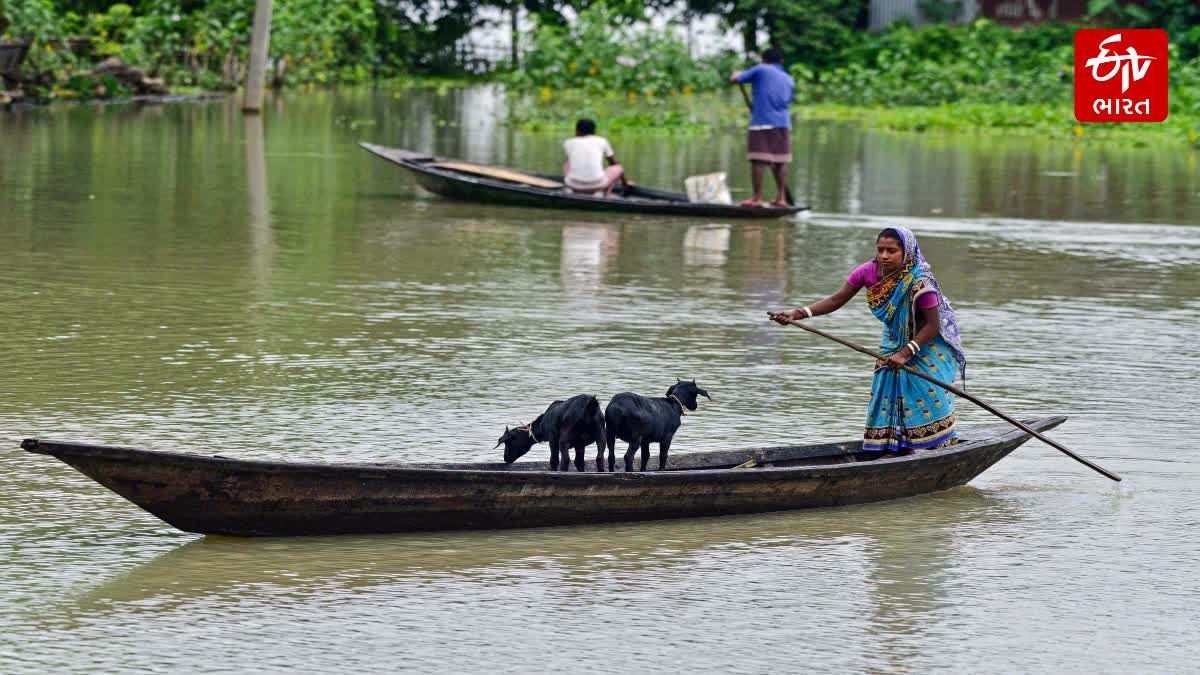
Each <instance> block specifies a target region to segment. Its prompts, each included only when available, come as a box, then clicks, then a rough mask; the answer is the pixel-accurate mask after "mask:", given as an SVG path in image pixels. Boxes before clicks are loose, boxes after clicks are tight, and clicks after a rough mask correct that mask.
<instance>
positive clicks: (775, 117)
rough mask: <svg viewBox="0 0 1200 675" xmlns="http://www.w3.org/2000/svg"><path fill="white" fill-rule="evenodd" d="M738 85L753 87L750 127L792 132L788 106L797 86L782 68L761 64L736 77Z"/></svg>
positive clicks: (770, 64) (773, 64) (778, 65)
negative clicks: (772, 128) (773, 128)
mask: <svg viewBox="0 0 1200 675" xmlns="http://www.w3.org/2000/svg"><path fill="white" fill-rule="evenodd" d="M737 81H738V82H742V83H748V84H750V85H751V86H753V87H754V94H753V99H752V103H751V105H752V106H753V108H754V109H753V110H752V111H751V113H750V126H752V127H777V128H781V129H790V128H792V116H791V115H789V114H788V106H789V105H790V104H791V102H792V94H793V93H794V92H795V90H796V83H795V81H794V80H792V76H791V75H788V73H787V71H786V70H784V69H783V66H782V65H780V64H778V63H760V64H758V65H757V66H754V67H753V68H751V69H750V70H747V71H746V72H744V73H742V74H741V75H738V77H737Z"/></svg>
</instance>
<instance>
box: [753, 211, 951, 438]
mask: <svg viewBox="0 0 1200 675" xmlns="http://www.w3.org/2000/svg"><path fill="white" fill-rule="evenodd" d="M875 250H876V255H875V259H874V260H872V261H870V262H867V263H864V264H862V265H860V266H858V267H857V268H856V269H855V270H854V271H853V272H851V273H850V276H849V278H847V279H846V283H845V284H843V285H842V287H841V289H839V290H838V291H837V292H836V293H834V294H833V295H831V296H829V297H827V298H825V299H824V300H819V301H817V302H814V303H813V304H811V305H809V306H807V307H802V308H800V309H795V310H792V311H790V312H775V313H772V314H771V318H773V319H774V320H775V321H777V322H779V323H786V322H787V321H788V320H793V321H800V320H803V319H809V318H812V317H814V316H820V315H822V314H831V313H833V312H835V311H837V310H838V309H840V308H841V307H842V306H843V305H845V304H846V303H847V302H849V301H850V298H852V297H854V296H855V295H856V294H858V290H859V289H860V288H863V287H866V289H867V307H869V308H870V310H871V313H872V314H874V315H875V317H876V318H877V319H879V320H880V321H882V322H883V338H882V342H881V343H880V353H882V354H885V355H887V356H886V359H884V360H882V361H879V362H878V363H876V364H875V379H874V380H873V381H872V383H871V405H870V407H869V408H868V409H867V428H866V431H865V432H864V434H863V450H866V451H875V452H898V453H901V454H909V453H911V452H913V451H915V450H926V449H930V448H938V447H942V446H944V445H951V444H953V443H956V442H958V432H957V431H956V430H955V423H954V395H953V394H951V393H950V392H948V391H946V390H944V389H941V388H939V387H937V386H935V385H933V384H930V383H929V382H926V381H925V380H922V379H921V378H919V377H916V376H915V375H910V374H909V373H907V372H905V371H903V370H901V369H900V366H902V365H909V366H912V367H914V368H916V369H918V370H920V371H921V372H923V373H925V374H926V375H930V376H932V377H934V378H936V379H937V380H938V381H941V382H945V383H947V384H951V383H953V382H954V377H955V375H958V374H961V375H962V376H963V378H964V380H965V378H966V364H967V359H966V356H965V355H964V353H963V349H962V338H961V336H960V335H959V330H958V322H957V319H956V317H955V315H954V309H953V308H951V307H950V303H949V301H947V300H946V297H945V295H943V294H942V291H941V288H940V287H939V286H938V282H937V280H936V279H934V278H933V272H932V271H931V270H930V268H929V262H928V261H926V260H925V256H923V255H922V254H921V248H920V247H919V246H918V245H917V237H916V235H914V234H913V233H912V230H910V229H908V228H907V227H889V228H887V229H885V230H884V231H882V232H880V233H879V236H878V237H877V238H876V240H875Z"/></svg>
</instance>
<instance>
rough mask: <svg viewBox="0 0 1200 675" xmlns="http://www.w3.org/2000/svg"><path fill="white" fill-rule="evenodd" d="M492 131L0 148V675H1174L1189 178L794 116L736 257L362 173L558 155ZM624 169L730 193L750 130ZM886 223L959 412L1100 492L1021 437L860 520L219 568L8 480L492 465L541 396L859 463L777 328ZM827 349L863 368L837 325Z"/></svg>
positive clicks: (716, 242) (1186, 557)
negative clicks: (245, 465)
mask: <svg viewBox="0 0 1200 675" xmlns="http://www.w3.org/2000/svg"><path fill="white" fill-rule="evenodd" d="M497 109H498V103H497V101H496V99H495V97H494V96H492V95H491V94H490V92H489V91H488V90H486V89H476V90H470V91H467V92H451V93H450V94H449V95H446V96H436V95H432V94H429V93H425V92H420V91H411V92H404V93H402V94H400V95H396V94H394V93H392V92H379V93H372V92H369V91H365V90H364V91H355V92H341V93H324V92H314V93H308V94H303V95H300V94H294V95H289V96H288V97H287V98H286V99H282V100H277V101H275V102H274V103H273V105H272V106H271V107H270V108H269V109H268V111H267V113H266V114H265V115H264V117H263V118H262V119H245V118H243V117H242V116H241V115H240V114H239V113H238V112H237V106H236V101H227V102H215V103H204V104H180V105H169V106H159V107H145V108H136V107H130V106H112V107H103V108H90V107H82V106H81V107H65V106H64V107H60V108H55V109H51V110H41V111H33V112H22V113H18V114H7V115H3V116H0V148H3V159H2V161H0V252H3V260H4V264H3V265H2V266H0V335H2V336H3V345H4V349H3V350H2V351H0V373H3V377H2V378H0V442H3V444H4V445H6V446H7V450H8V451H7V452H5V453H3V455H2V456H3V461H0V479H2V480H3V484H4V485H5V487H6V489H5V490H4V491H3V492H2V493H0V560H3V565H2V566H0V671H3V672H45V671H54V672H82V671H90V672H95V671H102V672H108V671H156V672H163V671H171V672H216V671H224V672H245V671H251V670H255V671H284V670H287V671H295V672H329V671H366V670H385V671H394V670H401V669H404V670H419V671H431V670H435V669H437V670H443V671H446V672H460V671H474V672H497V671H501V672H529V671H539V672H547V671H586V672H613V673H618V672H630V671H681V670H722V671H730V672H747V673H750V672H753V673H761V672H769V671H779V670H813V669H815V670H823V671H842V672H844V671H872V672H900V671H927V670H951V669H953V670H967V671H987V672H1027V671H1056V672H1099V671H1105V672H1184V671H1195V669H1196V668H1197V666H1196V663H1197V658H1200V647H1197V642H1196V640H1195V637H1194V636H1193V635H1192V633H1191V629H1192V627H1193V625H1194V623H1195V618H1196V615H1197V610H1196V606H1197V603H1198V602H1200V589H1198V584H1197V581H1196V574H1195V572H1196V561H1197V559H1198V558H1200V537H1197V534H1196V533H1197V528H1198V526H1200V492H1198V491H1197V487H1196V486H1197V485H1198V483H1197V480H1198V479H1200V469H1198V467H1200V464H1198V457H1197V451H1196V449H1195V447H1194V445H1193V443H1192V442H1191V438H1192V436H1193V435H1194V434H1193V433H1192V431H1193V430H1194V429H1193V428H1194V426H1195V425H1194V424H1193V422H1194V420H1193V419H1192V413H1193V412H1194V406H1195V405H1196V401H1197V400H1198V398H1200V385H1198V384H1197V381H1198V380H1197V375H1198V370H1200V369H1198V365H1200V343H1198V342H1197V340H1196V338H1195V331H1196V328H1197V325H1198V322H1197V317H1198V310H1200V301H1198V300H1197V296H1198V295H1200V227H1196V225H1195V224H1196V223H1197V222H1200V176H1198V175H1197V169H1196V163H1197V153H1196V152H1195V151H1185V150H1181V149H1180V148H1178V147H1170V148H1158V147H1153V146H1152V147H1142V148H1136V147H1119V148H1118V147H1098V146H1089V145H1083V146H1073V145H1071V144H1062V143H1048V142H1045V141H1042V140H1039V139H1017V140H1003V139H994V138H990V139H976V138H970V137H967V138H964V137H955V138H945V137H926V136H920V135H895V134H881V133H873V132H864V131H863V130H861V129H857V128H855V127H853V126H848V125H823V124H802V125H801V126H800V127H798V129H797V132H796V137H797V147H796V157H797V161H796V165H795V171H794V175H793V191H794V192H795V194H796V195H797V198H798V199H800V200H802V201H807V202H808V203H810V204H811V205H812V206H813V208H814V211H815V213H814V214H813V215H812V217H810V218H807V219H796V220H779V221H768V222H755V223H740V222H719V221H710V220H689V219H686V218H651V217H624V216H611V215H609V216H604V215H593V214H586V213H571V212H558V211H548V210H546V211H539V210H526V209H515V208H495V207H487V206H483V205H470V204H458V203H452V202H448V201H444V200H442V199H440V198H437V197H434V196H432V195H429V194H427V193H424V192H422V191H421V190H420V189H419V188H417V187H416V186H415V184H414V183H413V182H412V181H411V180H410V179H409V178H408V177H406V176H405V175H403V174H402V173H401V172H400V170H399V169H397V168H396V167H394V166H391V165H389V164H387V163H385V162H382V161H380V160H378V159H376V158H374V157H372V156H370V155H368V154H367V153H365V152H363V151H362V150H360V149H358V148H357V147H356V146H355V143H356V142H357V141H370V142H378V143H383V144H388V145H396V146H404V147H410V148H414V149H418V150H423V151H436V152H438V153H439V154H443V155H447V156H456V157H463V158H467V159H471V160H477V161H488V162H496V163H502V164H507V165H512V166H520V167H526V168H531V169H541V170H546V171H551V170H553V168H554V167H555V166H556V165H557V164H558V163H560V162H561V159H560V157H559V153H560V141H561V138H559V137H558V136H555V135H553V134H527V133H519V132H514V131H512V130H510V129H506V128H504V127H503V126H500V125H498V124H497V123H496V118H497V115H498V112H497ZM601 127H602V128H603V120H601ZM611 140H612V141H613V143H614V145H615V146H616V148H617V152H618V156H619V157H621V159H622V160H623V161H624V163H625V164H626V166H627V168H628V170H629V172H630V175H631V177H632V178H633V179H634V180H635V181H637V182H638V183H640V184H643V185H656V186H663V187H676V186H680V185H681V184H682V180H683V178H684V177H685V176H687V175H690V174H696V173H705V172H709V171H714V170H728V171H729V172H730V182H731V184H733V185H734V187H735V188H744V187H745V186H746V184H747V171H746V169H745V167H744V166H743V162H742V161H741V159H740V156H741V154H740V153H741V149H740V148H741V139H740V136H739V135H738V134H736V133H735V134H729V135H727V136H726V135H720V136H717V137H715V138H709V137H704V138H671V137H655V138H636V137H633V136H627V137H622V136H613V137H611ZM735 195H739V196H742V197H744V196H745V193H735ZM897 221H898V222H903V223H905V224H907V225H909V226H911V227H913V228H914V230H916V232H917V234H918V236H919V237H920V240H921V244H922V248H923V249H924V250H925V253H926V255H927V257H928V258H929V259H930V260H931V262H932V264H933V266H934V271H935V272H936V274H937V276H938V278H939V280H940V281H941V283H942V286H943V288H944V289H945V290H946V292H947V294H948V295H949V297H950V298H951V299H952V300H953V301H954V302H955V305H956V307H957V309H958V312H959V315H960V318H961V320H962V323H963V331H964V335H965V344H966V348H967V351H968V356H969V358H970V367H969V377H970V379H969V385H970V386H971V388H972V389H973V390H974V392H975V393H976V395H979V396H982V397H984V398H986V399H987V400H989V401H990V402H992V403H993V404H994V405H996V406H998V407H1000V408H1001V409H1004V410H1007V411H1010V412H1013V413H1017V414H1019V415H1022V416H1036V415H1043V414H1046V415H1048V414H1064V415H1068V416H1069V418H1070V419H1069V420H1068V421H1067V423H1065V424H1064V425H1063V426H1061V427H1060V428H1058V429H1057V430H1055V431H1054V432H1053V435H1054V437H1055V438H1056V439H1058V440H1059V441H1060V442H1062V443H1064V444H1066V445H1067V446H1068V447H1071V448H1073V449H1075V450H1076V451H1078V452H1080V453H1081V454H1084V455H1085V456H1087V457H1089V458H1090V459H1092V460H1094V461H1096V462H1098V463H1099V464H1101V465H1103V466H1105V467H1106V468H1108V469H1110V470H1113V471H1115V472H1117V473H1119V474H1121V475H1122V476H1124V478H1125V482H1123V483H1121V484H1114V483H1111V482H1109V481H1107V480H1105V479H1104V478H1102V477H1100V476H1098V475H1096V474H1094V473H1091V472H1090V471H1088V470H1087V469H1085V468H1084V467H1082V466H1080V465H1078V464H1076V463H1074V462H1072V461H1070V460H1069V459H1067V458H1065V457H1063V456H1062V455H1060V454H1058V453H1057V452H1055V451H1054V450H1053V449H1051V448H1049V447H1048V446H1045V445H1043V444H1041V443H1037V442H1034V443H1029V444H1027V445H1025V446H1023V447H1022V448H1020V449H1019V450H1018V451H1016V452H1015V453H1014V454H1012V455H1011V456H1009V457H1008V458H1007V459H1005V460H1004V461H1003V462H1001V463H1000V464H998V465H996V466H995V467H993V468H992V469H991V470H989V471H988V472H987V473H985V474H984V475H982V476H981V477H980V478H978V479H977V480H975V481H973V482H972V483H971V485H970V486H968V487H964V488H960V489H957V490H952V491H949V492H946V493H942V494H938V495H932V496H928V497H922V498H917V499H912V500H905V501H898V502H892V503H883V504H876V505H870V506H863V507H853V508H841V509H831V510H819V511H809V512H794V513H783V514H771V515H763V516H751V517H731V518H716V519H703V520H691V521H678V522H660V523H645V524H630V525H615V526H593V527H579V528H556V529H543V530H523V531H506V532H478V533H455V534H424V535H419V536H374V537H329V538H312V539H303V538H301V539H275V540H239V539H229V538H220V537H208V538H206V537H200V536H197V535H192V534H187V533H183V532H180V531H177V530H174V529H173V528H171V527H169V526H167V525H166V524H164V523H162V522H160V521H158V520H157V519H155V518H154V517H152V516H150V515H148V514H146V513H144V512H142V511H140V510H138V509H137V508H136V507H134V506H132V505H131V504H129V503H127V502H124V501H123V500H121V499H120V498H119V497H116V496H115V495H113V494H111V493H109V492H107V491H105V490H104V489H102V488H100V487H99V486H98V485H96V484H94V483H93V482H91V481H90V480H89V479H87V478H85V477H83V476H82V475H79V474H77V473H75V472H74V471H73V470H71V469H69V468H67V467H66V466H65V465H61V464H59V463H57V462H55V461H53V460H52V459H50V458H47V457H43V456H34V455H29V454H26V453H24V452H22V451H20V450H19V449H18V448H17V444H18V443H19V441H20V439H21V438H23V437H27V436H40V437H43V438H59V439H64V438H65V439H76V440H84V441H95V442H105V443H115V444H126V445H134V446H139V447H147V448H154V449H163V450H183V451H194V452H201V453H213V452H220V453H221V454H224V455H228V456H236V457H247V458H269V459H294V460H319V461H342V460H347V461H349V460H363V461H386V460H420V461H427V460H454V461H472V460H494V459H496V458H498V457H499V455H498V452H499V451H493V450H491V449H490V448H491V447H492V445H493V444H494V443H495V440H496V438H497V437H498V436H499V434H500V432H501V431H502V430H503V428H504V426H505V425H506V424H513V423H516V422H518V421H529V420H530V419H531V418H532V417H534V416H535V415H536V414H537V413H538V412H540V411H541V410H542V409H543V408H544V407H545V405H546V404H547V403H549V402H550V401H552V400H554V399H556V398H563V397H565V396H569V395H572V394H575V393H581V392H592V393H595V394H597V395H599V396H600V397H601V398H602V399H603V400H607V398H608V397H609V396H611V395H612V394H614V393H617V392H620V391H626V390H632V391H638V392H643V393H648V394H655V395H658V394H660V392H662V391H664V390H665V389H666V387H667V386H668V385H670V384H671V383H673V382H674V381H675V378H676V377H686V378H696V380H697V381H698V383H699V384H701V385H702V386H704V387H706V388H707V389H709V390H710V391H711V392H712V394H713V396H714V398H715V399H716V401H715V402H713V403H711V404H709V403H708V402H704V403H702V407H701V410H700V411H699V412H698V413H697V414H695V415H692V416H689V417H687V418H686V419H685V420H684V423H683V428H682V429H681V430H680V432H679V435H678V436H676V440H675V444H674V447H673V448H672V452H673V453H683V452H688V451H694V450H711V449H718V448H728V447H734V446H747V445H761V444H784V443H808V442H816V441H821V440H840V439H852V438H854V437H856V436H857V435H858V434H860V433H861V425H862V421H863V415H864V408H865V404H866V400H867V393H868V387H869V373H870V366H871V363H870V362H869V361H866V362H865V361H864V360H863V358H862V357H861V356H859V355H857V354H855V353H853V352H850V351H847V350H845V349H844V348H842V347H840V346H838V345H835V344H833V343H826V342H821V341H818V338H816V337H815V336H811V335H809V334H806V333H803V332H801V331H797V330H794V329H786V328H782V327H778V326H774V325H771V324H769V323H768V322H767V321H766V320H765V318H764V312H765V311H766V310H768V309H775V308H791V307H795V306H798V305H802V304H806V303H808V302H811V301H813V300H816V299H818V298H820V297H822V296H823V295H825V294H827V293H829V292H831V291H833V290H834V289H836V288H837V287H838V285H839V284H840V283H841V281H842V279H844V278H845V276H846V274H847V273H848V272H849V271H850V270H851V269H853V267H854V266H855V265H856V264H858V263H861V262H863V261H865V260H867V259H869V258H870V256H871V255H872V244H873V237H874V234H875V233H876V232H877V231H878V230H879V229H880V228H881V227H882V226H883V224H884V223H887V222H897ZM818 321H819V324H818V325H820V326H821V327H822V328H824V329H826V330H828V331H830V332H833V333H835V334H838V335H842V336H845V337H847V338H850V339H853V340H856V341H861V342H864V343H867V344H874V343H875V342H876V341H877V340H878V325H877V322H876V320H875V319H874V318H873V317H871V316H870V314H869V313H868V311H867V310H866V307H865V302H864V301H863V300H862V298H857V299H856V300H854V301H853V302H852V303H851V304H850V305H848V306H847V307H846V308H845V309H843V310H842V311H841V312H839V313H838V314H836V315H834V316H831V317H824V318H821V319H819V320H818ZM962 405H963V408H962V409H961V421H962V424H963V425H964V426H967V425H970V424H979V423H984V422H987V421H989V417H988V416H987V415H986V413H983V412H981V411H979V410H977V409H972V408H969V407H968V406H969V404H967V403H965V402H964V403H963V404H962ZM548 454H549V453H548V451H547V450H546V449H545V446H539V448H538V449H536V450H535V451H534V452H533V453H531V455H530V457H531V458H534V457H536V458H543V457H547V456H548Z"/></svg>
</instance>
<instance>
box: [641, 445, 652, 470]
mask: <svg viewBox="0 0 1200 675" xmlns="http://www.w3.org/2000/svg"><path fill="white" fill-rule="evenodd" d="M649 462H650V441H649V440H647V439H644V438H643V439H642V468H641V470H642V471H645V470H646V464H648V463H649Z"/></svg>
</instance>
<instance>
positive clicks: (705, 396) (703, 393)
mask: <svg viewBox="0 0 1200 675" xmlns="http://www.w3.org/2000/svg"><path fill="white" fill-rule="evenodd" d="M696 393H697V394H700V395H701V396H703V397H704V398H706V399H708V400H710V401H711V400H713V397H711V396H709V395H708V392H707V391H704V390H703V389H701V388H700V387H696Z"/></svg>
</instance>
